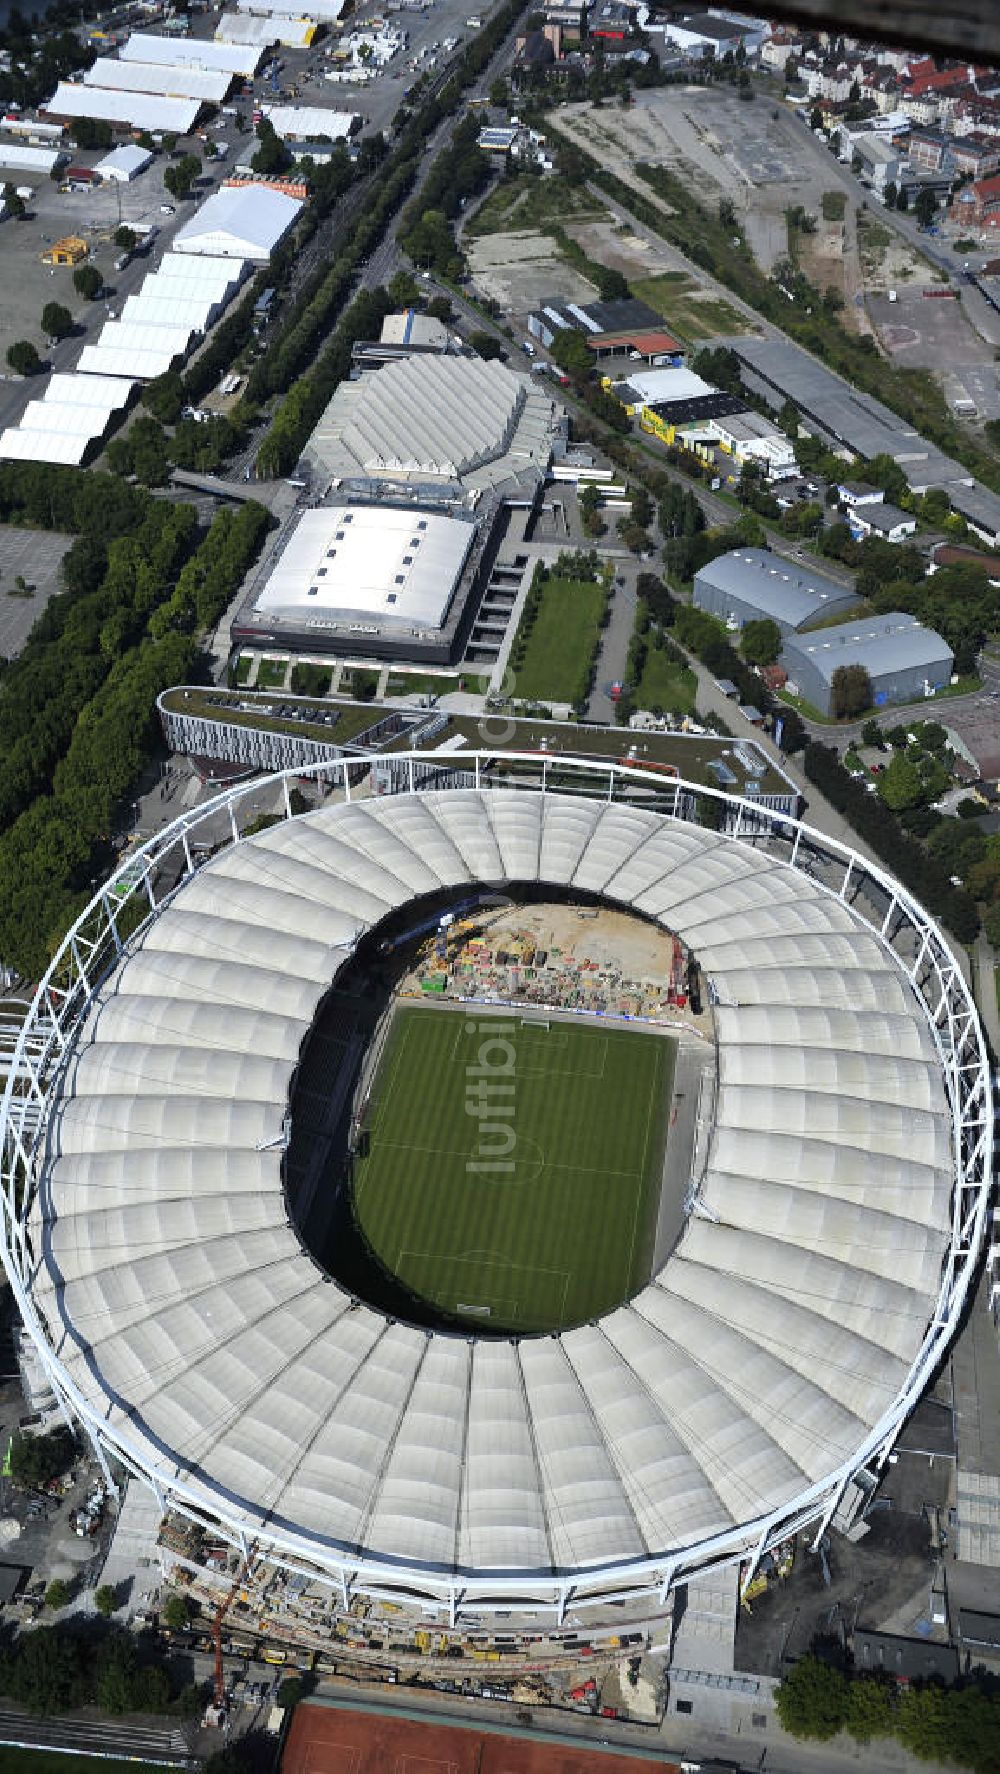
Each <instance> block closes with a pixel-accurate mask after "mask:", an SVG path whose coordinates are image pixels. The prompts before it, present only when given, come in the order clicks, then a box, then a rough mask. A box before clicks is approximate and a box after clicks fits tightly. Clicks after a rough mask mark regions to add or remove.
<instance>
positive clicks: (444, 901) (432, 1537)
mask: <svg viewBox="0 0 1000 1774" xmlns="http://www.w3.org/2000/svg"><path fill="white" fill-rule="evenodd" d="M273 780H274V782H275V783H276V785H277V786H278V788H279V789H280V791H281V793H282V796H283V810H284V817H281V816H279V817H278V818H277V819H276V821H275V822H274V823H271V824H269V825H265V827H264V828H263V829H261V827H260V822H259V820H258V819H256V818H255V817H254V816H253V810H252V807H251V796H252V795H253V794H254V793H255V792H256V791H258V790H259V788H260V784H259V782H258V783H256V784H250V785H240V786H238V787H235V788H232V789H230V790H228V791H226V793H224V794H223V795H221V796H219V797H218V798H217V799H216V800H215V801H214V802H211V803H209V804H207V805H206V806H202V807H200V808H198V809H197V810H196V811H194V812H192V813H190V814H185V815H184V816H182V817H181V818H179V819H178V820H176V821H175V822H174V823H173V824H172V825H171V826H168V827H167V828H165V830H164V831H163V832H161V833H160V834H158V835H157V837H155V838H153V839H151V840H149V842H148V843H147V844H146V845H145V846H143V848H142V849H140V850H139V851H137V852H133V853H132V854H131V855H130V857H129V860H128V862H127V864H125V865H123V867H122V869H121V870H119V873H118V875H117V876H116V877H113V879H112V881H111V882H110V883H108V884H106V885H105V886H104V887H102V888H101V890H100V891H99V892H98V894H97V895H96V897H95V899H94V901H93V902H92V904H91V905H90V907H88V909H87V911H86V912H85V913H84V914H83V915H82V917H81V918H80V919H79V920H78V922H77V924H76V925H75V926H74V928H73V930H72V931H71V932H70V933H68V935H67V938H66V940H65V942H64V943H63V945H62V946H61V948H60V949H59V951H58V953H57V955H56V958H55V960H54V962H53V964H52V967H51V969H50V971H49V974H48V975H47V976H46V979H45V980H44V981H43V982H42V985H41V987H40V988H39V991H38V994H37V995H36V998H35V1001H34V1005H33V1007H32V1010H31V1012H30V1014H29V1017H28V1019H27V1021H26V1024H25V1028H24V1031H23V1033H22V1038H21V1044H20V1048H19V1056H18V1057H19V1066H18V1068H16V1069H15V1068H12V1071H11V1081H10V1082H9V1083H8V1087H7V1091H6V1095H5V1098H4V1104H3V1136H4V1143H3V1166H4V1168H3V1185H4V1187H3V1207H4V1251H3V1255H4V1262H5V1265H6V1268H7V1272H8V1275H9V1277H10V1281H11V1285H12V1288H13V1290H14V1293H15V1297H16V1299H17V1302H18V1306H19V1309H20V1311H21V1314H22V1317H23V1319H24V1323H25V1326H26V1329H27V1331H28V1333H29V1335H30V1337H31V1339H32V1341H33V1343H34V1345H35V1348H36V1350H37V1353H38V1359H39V1360H40V1362H41V1363H42V1365H43V1367H44V1370H45V1372H46V1374H47V1376H48V1379H49V1382H50V1384H51V1387H52V1389H53V1392H54V1393H55V1395H56V1397H57V1398H58V1399H59V1400H60V1401H61V1402H62V1404H63V1405H64V1407H65V1409H66V1410H67V1411H68V1412H69V1413H71V1415H72V1416H73V1418H74V1419H75V1420H76V1421H77V1422H78V1423H79V1424H80V1425H81V1426H82V1427H83V1428H84V1429H85V1430H86V1431H87V1433H88V1435H89V1436H90V1438H91V1440H92V1442H93V1444H94V1446H95V1449H96V1451H97V1453H98V1457H99V1458H100V1459H101V1461H102V1463H103V1464H104V1466H105V1471H106V1477H107V1482H108V1484H109V1485H110V1486H112V1487H114V1488H115V1489H117V1490H120V1489H121V1485H122V1480H123V1476H124V1475H131V1480H132V1482H133V1483H134V1482H135V1481H137V1480H138V1481H143V1482H144V1483H145V1484H146V1485H148V1486H149V1487H151V1490H152V1493H153V1495H154V1497H155V1500H156V1508H157V1511H158V1513H159V1515H160V1516H161V1517H162V1522H163V1526H162V1527H161V1536H160V1537H161V1545H163V1546H165V1547H167V1548H168V1549H169V1551H170V1554H171V1557H172V1558H173V1560H174V1561H175V1564H176V1568H177V1570H178V1571H179V1572H182V1573H183V1574H184V1581H185V1582H187V1583H189V1584H190V1585H191V1586H192V1589H193V1591H194V1592H195V1593H200V1594H204V1595H206V1596H211V1595H213V1594H215V1595H217V1594H219V1593H220V1592H221V1593H222V1594H223V1595H225V1594H230V1595H232V1597H233V1612H232V1621H231V1628H232V1630H233V1631H234V1632H235V1631H236V1630H237V1626H238V1624H239V1623H240V1622H241V1621H242V1622H243V1623H244V1625H243V1626H242V1627H241V1628H240V1629H241V1630H247V1631H250V1630H251V1623H254V1624H253V1627H252V1630H253V1631H255V1632H259V1631H260V1630H261V1626H260V1618H261V1615H262V1612H263V1611H264V1610H263V1605H262V1601H261V1598H262V1597H263V1596H264V1595H265V1594H266V1595H267V1603H266V1614H267V1620H268V1622H269V1625H270V1630H271V1631H272V1632H275V1631H278V1632H279V1636H281V1635H283V1636H284V1638H285V1640H286V1642H287V1643H288V1645H289V1646H290V1647H291V1646H296V1645H297V1646H299V1647H302V1648H303V1654H305V1652H306V1651H307V1652H308V1655H309V1656H314V1655H316V1654H317V1652H319V1653H320V1655H321V1656H322V1653H323V1646H324V1645H327V1646H329V1644H330V1641H331V1639H334V1638H340V1639H343V1638H345V1637H346V1638H347V1640H348V1643H350V1642H351V1641H352V1635H353V1636H354V1637H357V1638H359V1640H360V1642H361V1643H362V1644H363V1646H366V1647H367V1649H368V1650H369V1651H370V1653H371V1655H372V1657H373V1658H374V1659H377V1658H379V1657H384V1656H386V1655H387V1654H388V1652H389V1651H390V1650H391V1647H392V1644H393V1641H394V1640H395V1641H398V1642H397V1645H396V1649H397V1652H399V1653H400V1654H401V1655H404V1656H405V1655H409V1654H411V1653H412V1654H414V1655H419V1654H420V1653H421V1652H422V1651H423V1650H425V1649H426V1648H427V1645H429V1643H430V1639H429V1638H428V1633H433V1634H434V1643H435V1645H436V1646H437V1648H438V1649H440V1651H441V1652H442V1654H447V1648H448V1638H449V1634H451V1635H454V1634H456V1633H460V1632H465V1633H466V1634H468V1633H473V1634H475V1633H478V1634H479V1635H480V1636H481V1637H483V1636H485V1637H487V1638H489V1639H490V1641H491V1643H492V1641H493V1640H494V1639H495V1640H496V1643H497V1645H499V1644H500V1640H501V1639H502V1640H503V1646H502V1647H501V1648H500V1649H497V1650H496V1651H495V1652H494V1651H493V1650H492V1649H491V1650H490V1652H489V1655H491V1656H492V1655H496V1657H497V1658H499V1657H501V1656H502V1655H503V1654H504V1651H505V1650H506V1649H508V1648H509V1649H510V1650H511V1652H516V1651H517V1650H518V1649H520V1650H521V1651H522V1652H523V1647H524V1645H525V1644H527V1643H529V1642H534V1645H535V1654H536V1657H537V1656H538V1655H540V1652H539V1646H540V1644H541V1641H542V1640H543V1639H544V1640H545V1649H546V1654H547V1655H550V1656H556V1655H558V1653H559V1650H560V1645H561V1643H566V1644H568V1643H569V1641H570V1640H575V1641H576V1642H577V1643H578V1642H579V1632H580V1631H581V1630H583V1629H584V1628H585V1629H586V1630H592V1631H594V1632H597V1631H599V1630H604V1631H606V1632H607V1631H613V1632H616V1633H617V1634H618V1638H616V1641H615V1642H616V1643H618V1642H619V1639H620V1638H621V1635H622V1629H623V1626H627V1625H628V1622H629V1620H630V1619H631V1618H635V1619H642V1618H644V1617H645V1616H646V1615H648V1614H649V1613H650V1612H651V1611H652V1610H654V1609H656V1608H657V1607H663V1606H665V1605H667V1604H668V1603H669V1598H670V1596H671V1594H672V1592H673V1591H674V1590H675V1589H676V1587H677V1586H678V1585H679V1584H682V1583H684V1582H685V1581H688V1580H690V1579H693V1578H695V1577H697V1576H698V1575H699V1573H704V1572H706V1571H711V1570H713V1569H715V1568H718V1567H722V1566H727V1565H733V1566H735V1565H739V1566H740V1567H741V1571H742V1580H743V1581H744V1583H745V1584H749V1583H751V1582H752V1581H753V1580H754V1577H755V1574H756V1572H757V1571H758V1570H759V1568H760V1565H761V1562H762V1561H763V1560H770V1559H772V1556H775V1555H776V1556H778V1557H780V1556H782V1553H781V1549H782V1548H784V1547H786V1546H787V1545H788V1543H789V1542H790V1541H791V1540H792V1539H793V1537H794V1536H795V1535H797V1534H799V1533H801V1532H802V1531H803V1530H804V1529H805V1528H807V1527H808V1528H811V1529H814V1530H816V1531H822V1530H823V1529H824V1528H826V1527H828V1526H829V1525H830V1524H831V1523H834V1524H838V1525H841V1526H844V1527H849V1526H850V1524H851V1522H852V1521H853V1520H854V1518H855V1516H856V1514H857V1512H858V1510H859V1509H860V1508H861V1507H862V1505H863V1504H864V1501H865V1499H866V1498H868V1497H869V1496H870V1495H871V1492H872V1490H873V1489H874V1487H875V1486H876V1485H877V1483H878V1479H879V1475H880V1472H881V1471H882V1469H883V1467H884V1465H885V1462H886V1461H887V1460H888V1457H889V1454H890V1452H891V1450H892V1447H893V1444H894V1442H895V1439H896V1437H897V1435H898V1434H899V1431H900V1429H901V1427H902V1425H903V1424H904V1423H905V1421H906V1419H907V1417H908V1415H909V1413H910V1412H911V1410H912V1408H913V1406H914V1404H915V1403H916V1402H917V1400H918V1399H919V1398H920V1396H921V1394H922V1392H923V1391H924V1389H925V1388H926V1386H927V1385H928V1383H929V1381H930V1380H931V1379H932V1378H933V1376H934V1374H935V1372H936V1370H937V1368H938V1365H939V1363H940V1361H941V1357H942V1355H943V1352H944V1351H945V1349H946V1348H947V1345H948V1342H949V1340H950V1338H951V1336H952V1334H953V1332H954V1330H955V1328H956V1326H957V1323H958V1320H959V1318H960V1316H961V1313H962V1310H963V1306H964V1303H965V1299H966V1294H967V1291H968V1286H969V1281H970V1276H971V1274H972V1272H973V1269H974V1266H975V1262H976V1259H977V1256H978V1253H979V1249H980V1245H981V1241H982V1236H983V1229H984V1223H985V1215H986V1204H987V1194H988V1188H989V1182H990V1175H991V1155H992V1112H991V1102H990V1088H989V1070H988V1063H987V1057H986V1053H985V1048H984V1045H983V1040H982V1036H981V1032H980V1029H979V1025H978V1021H977V1018H976V1014H975V1011H974V1008H973V1006H972V1002H971V999H970V997H969V994H968V991H967V988H966V985H965V981H964V978H963V976H962V973H961V969H960V968H959V966H958V964H957V962H956V961H955V959H954V957H953V955H952V954H951V951H950V950H949V948H948V945H947V942H946V940H945V939H944V938H943V936H942V935H941V933H940V931H939V930H938V929H937V928H936V926H935V925H934V924H933V922H932V921H931V920H930V919H929V918H928V917H927V915H926V914H925V913H924V912H923V911H922V909H921V908H920V907H919V906H918V905H916V904H915V902H913V901H912V900H911V899H910V898H909V896H908V895H907V893H906V892H905V890H904V889H903V888H901V887H900V886H899V885H898V883H896V882H895V881H893V880H892V879H891V878H890V877H888V876H886V875H885V874H884V873H883V871H881V870H880V869H879V868H878V867H876V866H875V865H874V864H872V863H870V862H869V861H868V860H867V859H866V858H864V857H863V856H861V855H859V854H857V853H855V852H853V851H850V850H848V849H847V848H845V847H843V846H841V845H839V844H837V843H836V842H835V841H833V840H832V839H827V838H823V837H820V836H819V835H818V834H817V833H815V832H813V831H811V830H810V829H809V828H808V827H806V826H805V825H802V824H801V823H799V822H798V821H797V820H794V819H792V818H790V817H788V816H787V815H785V814H783V813H782V814H779V813H772V812H768V811H766V810H764V809H762V808H761V807H759V806H754V805H753V804H752V803H750V802H748V801H743V800H739V799H737V798H734V797H730V796H727V795H725V794H723V793H722V792H721V791H717V790H714V789H709V788H705V787H703V786H696V785H691V784H687V783H685V782H683V781H678V780H663V781H660V780H657V781H655V782H651V781H650V778H649V775H648V773H646V774H644V773H643V772H641V771H639V770H637V769H634V768H631V767H630V766H628V765H622V764H617V763H611V762H609V763H606V764H605V763H596V762H595V761H593V760H573V759H572V758H569V757H563V758H561V759H560V760H559V763H558V772H557V773H556V767H555V766H554V765H553V764H552V763H551V761H548V760H546V759H544V758H540V757H539V756H537V755H528V754H521V755H518V754H516V753H506V754H504V756H503V757H502V759H498V758H497V756H496V754H486V753H463V754H462V757H461V759H460V760H459V759H457V758H455V757H454V756H449V757H441V758H438V759H435V758H433V757H432V756H429V755H428V754H426V753H419V754H410V756H409V757H408V758H407V757H406V756H405V755H401V756H400V757H398V758H397V759H396V760H395V767H394V770H393V772H392V773H391V775H390V776H386V775H380V774H379V770H378V767H377V764H376V761H375V760H372V759H369V758H364V757H361V758H350V759H344V760H342V761H340V762H332V761H330V760H326V761H324V762H323V763H322V764H321V765H317V766H316V768H315V770H314V771H313V772H311V773H310V772H308V771H307V772H302V771H297V772H296V773H295V774H294V775H292V774H291V773H288V774H286V775H284V776H282V777H279V778H275V779H273ZM303 782H305V783H306V786H307V787H308V786H309V783H310V782H311V783H312V785H313V787H314V790H315V804H314V807H313V810H311V811H307V812H305V813H295V814H293V798H292V790H293V787H295V786H299V785H301V784H302V783H303ZM296 799H297V797H296ZM251 828H253V829H251ZM213 1586H214V1587H213ZM236 1590H239V1591H240V1594H239V1595H236V1594H235V1593H234V1592H235V1591H236ZM362 1618H363V1619H364V1626H363V1627H362V1626H361V1625H360V1624H359V1622H360V1620H361V1619H362ZM401 1621H403V1622H407V1623H408V1624H405V1625H404V1624H400V1622H401ZM577 1622H578V1623H581V1624H580V1625H578V1626H574V1629H573V1630H570V1627H571V1625H572V1624H573V1623H577ZM394 1623H395V1624H394ZM609 1623H611V1624H609ZM439 1637H440V1644H438V1638H439ZM627 1637H628V1633H627V1632H626V1634H625V1638H627ZM422 1639H423V1640H426V1644H422V1643H421V1640H422ZM297 1654H298V1653H296V1652H295V1651H294V1650H292V1649H290V1650H289V1651H288V1653H287V1655H288V1658H289V1661H290V1662H291V1661H294V1660H295V1657H296V1656H297ZM484 1654H486V1653H484ZM282 1655H285V1653H282ZM327 1655H329V1652H328V1653H327Z"/></svg>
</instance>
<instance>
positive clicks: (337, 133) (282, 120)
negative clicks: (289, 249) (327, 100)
mask: <svg viewBox="0 0 1000 1774" xmlns="http://www.w3.org/2000/svg"><path fill="white" fill-rule="evenodd" d="M261 109H262V110H263V112H264V116H265V117H266V118H267V120H268V122H269V123H270V124H271V125H272V127H273V129H274V132H275V134H276V135H279V136H282V137H286V138H289V139H290V140H291V141H293V142H316V141H319V140H321V138H322V137H323V136H329V137H330V140H331V141H333V142H341V141H346V140H347V138H348V136H349V135H350V133H351V130H352V129H353V128H354V125H355V123H356V122H357V113H356V112H355V111H327V110H324V109H323V107H322V106H321V105H263V106H262V107H261Z"/></svg>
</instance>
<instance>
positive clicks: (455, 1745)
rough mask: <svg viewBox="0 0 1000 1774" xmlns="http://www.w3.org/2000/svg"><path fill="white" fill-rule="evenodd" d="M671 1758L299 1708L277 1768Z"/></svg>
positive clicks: (568, 1767) (495, 1770)
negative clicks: (279, 1766) (625, 1753)
mask: <svg viewBox="0 0 1000 1774" xmlns="http://www.w3.org/2000/svg"><path fill="white" fill-rule="evenodd" d="M676 1766H677V1764H676V1763H675V1762H665V1761H664V1762H659V1761H658V1762H656V1763H654V1762H651V1761H649V1760H648V1759H646V1758H645V1757H639V1756H621V1755H608V1754H606V1753H605V1752H604V1751H602V1750H599V1749H593V1750H592V1749H586V1748H584V1747H583V1746H581V1747H580V1748H579V1749H577V1748H576V1747H575V1746H574V1747H571V1746H570V1745H569V1744H564V1743H554V1742H553V1741H552V1739H551V1738H541V1739H538V1738H523V1737H501V1736H498V1735H497V1734H495V1733H494V1732H492V1731H491V1732H485V1731H477V1730H476V1728H475V1726H472V1727H470V1728H469V1729H468V1730H466V1729H464V1728H462V1727H460V1726H457V1725H437V1724H434V1723H432V1722H431V1721H430V1720H427V1721H426V1722H425V1721H423V1720H421V1721H420V1722H419V1723H418V1722H417V1721H416V1720H413V1719H406V1718H398V1717H392V1716H389V1715H387V1714H384V1713H373V1712H360V1711H359V1712H346V1711H344V1710H343V1709H342V1708H341V1707H332V1706H320V1705H316V1704H308V1703H307V1704H304V1705H300V1706H298V1707H296V1709H295V1717H294V1718H293V1720H292V1728H291V1730H290V1731H289V1733H288V1741H287V1743H286V1745H285V1753H284V1755H283V1756H282V1759H281V1774H650V1770H651V1769H652V1768H653V1767H656V1768H659V1769H660V1770H661V1774H670V1770H671V1769H675V1770H676Z"/></svg>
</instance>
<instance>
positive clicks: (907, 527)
mask: <svg viewBox="0 0 1000 1774" xmlns="http://www.w3.org/2000/svg"><path fill="white" fill-rule="evenodd" d="M847 521H848V523H849V524H850V526H851V531H852V534H853V535H855V536H856V537H861V536H880V537H881V538H882V541H883V542H905V541H906V538H907V537H908V536H914V535H916V530H917V520H916V518H915V517H912V516H911V514H910V513H909V512H908V511H900V509H899V506H898V505H890V504H889V503H888V501H886V500H884V499H883V500H880V501H878V503H876V504H874V505H857V506H854V507H853V508H852V510H851V512H850V514H849V516H848V519H847Z"/></svg>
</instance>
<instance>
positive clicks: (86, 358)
mask: <svg viewBox="0 0 1000 1774" xmlns="http://www.w3.org/2000/svg"><path fill="white" fill-rule="evenodd" d="M157 330H158V331H159V332H161V336H162V337H163V338H164V339H166V335H162V329H157ZM177 355H178V354H177V352H176V351H174V350H172V349H170V347H169V344H168V343H166V342H161V343H160V344H159V345H153V346H147V347H143V348H142V349H140V348H139V346H138V345H129V346H128V347H127V348H126V347H125V346H123V345H105V344H104V343H103V340H102V342H101V343H100V344H99V345H85V346H84V347H83V350H82V351H81V353H80V356H79V359H78V361H77V366H76V367H77V370H78V371H79V373H80V374H81V375H84V376H92V375H97V376H132V377H134V379H135V380H136V381H137V382H151V381H153V380H154V378H155V377H157V376H165V375H166V373H167V371H168V370H169V369H170V368H171V366H172V365H173V364H174V362H175V361H176V358H177Z"/></svg>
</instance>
